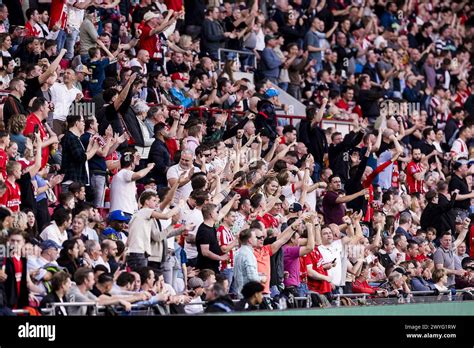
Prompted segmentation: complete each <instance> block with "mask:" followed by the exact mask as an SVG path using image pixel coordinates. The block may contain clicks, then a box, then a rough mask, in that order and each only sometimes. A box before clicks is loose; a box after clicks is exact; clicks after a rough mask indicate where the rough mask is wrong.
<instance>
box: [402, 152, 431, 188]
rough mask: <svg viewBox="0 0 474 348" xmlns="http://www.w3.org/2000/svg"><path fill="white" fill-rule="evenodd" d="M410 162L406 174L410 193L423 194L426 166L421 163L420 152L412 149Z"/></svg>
mask: <svg viewBox="0 0 474 348" xmlns="http://www.w3.org/2000/svg"><path fill="white" fill-rule="evenodd" d="M411 156H412V161H411V162H410V163H408V166H407V169H406V174H407V184H408V190H409V191H410V193H415V192H418V193H423V185H424V183H425V180H424V177H425V174H426V171H427V170H428V166H427V165H424V164H423V163H421V156H422V155H421V150H420V149H419V148H414V149H413V150H412V151H411Z"/></svg>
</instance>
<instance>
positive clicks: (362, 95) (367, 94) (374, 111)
mask: <svg viewBox="0 0 474 348" xmlns="http://www.w3.org/2000/svg"><path fill="white" fill-rule="evenodd" d="M385 93H387V91H386V90H384V89H381V88H372V89H361V90H360V91H359V98H358V101H357V104H359V105H360V107H361V109H362V115H364V118H369V119H376V118H377V117H379V115H380V107H379V99H380V98H382V97H383V96H384V95H385Z"/></svg>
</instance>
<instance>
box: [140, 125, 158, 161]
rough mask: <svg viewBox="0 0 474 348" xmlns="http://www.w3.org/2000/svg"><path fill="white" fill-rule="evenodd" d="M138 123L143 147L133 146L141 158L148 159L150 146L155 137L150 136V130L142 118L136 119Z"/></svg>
mask: <svg viewBox="0 0 474 348" xmlns="http://www.w3.org/2000/svg"><path fill="white" fill-rule="evenodd" d="M138 124H139V125H140V129H141V131H142V134H143V144H145V147H141V146H136V145H135V148H136V149H137V151H138V153H139V154H140V158H141V159H148V155H149V154H150V148H151V145H152V144H153V141H155V138H152V137H150V132H149V131H148V128H147V126H146V124H145V122H143V121H142V120H138Z"/></svg>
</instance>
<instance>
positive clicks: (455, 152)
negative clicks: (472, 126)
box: [451, 138, 469, 160]
mask: <svg viewBox="0 0 474 348" xmlns="http://www.w3.org/2000/svg"><path fill="white" fill-rule="evenodd" d="M451 155H452V157H453V158H454V159H455V160H457V159H459V158H462V157H465V158H469V150H468V147H467V145H466V143H465V142H464V140H462V139H461V138H457V139H456V140H454V143H453V146H452V147H451Z"/></svg>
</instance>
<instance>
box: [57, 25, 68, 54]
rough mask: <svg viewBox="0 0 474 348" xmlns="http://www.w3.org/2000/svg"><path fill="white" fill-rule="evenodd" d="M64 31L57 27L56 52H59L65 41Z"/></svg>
mask: <svg viewBox="0 0 474 348" xmlns="http://www.w3.org/2000/svg"><path fill="white" fill-rule="evenodd" d="M66 36H67V34H66V32H65V31H64V30H62V29H59V33H58V37H57V38H56V45H57V47H58V48H57V50H58V52H60V51H61V50H62V49H63V47H64V44H65V43H66Z"/></svg>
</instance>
